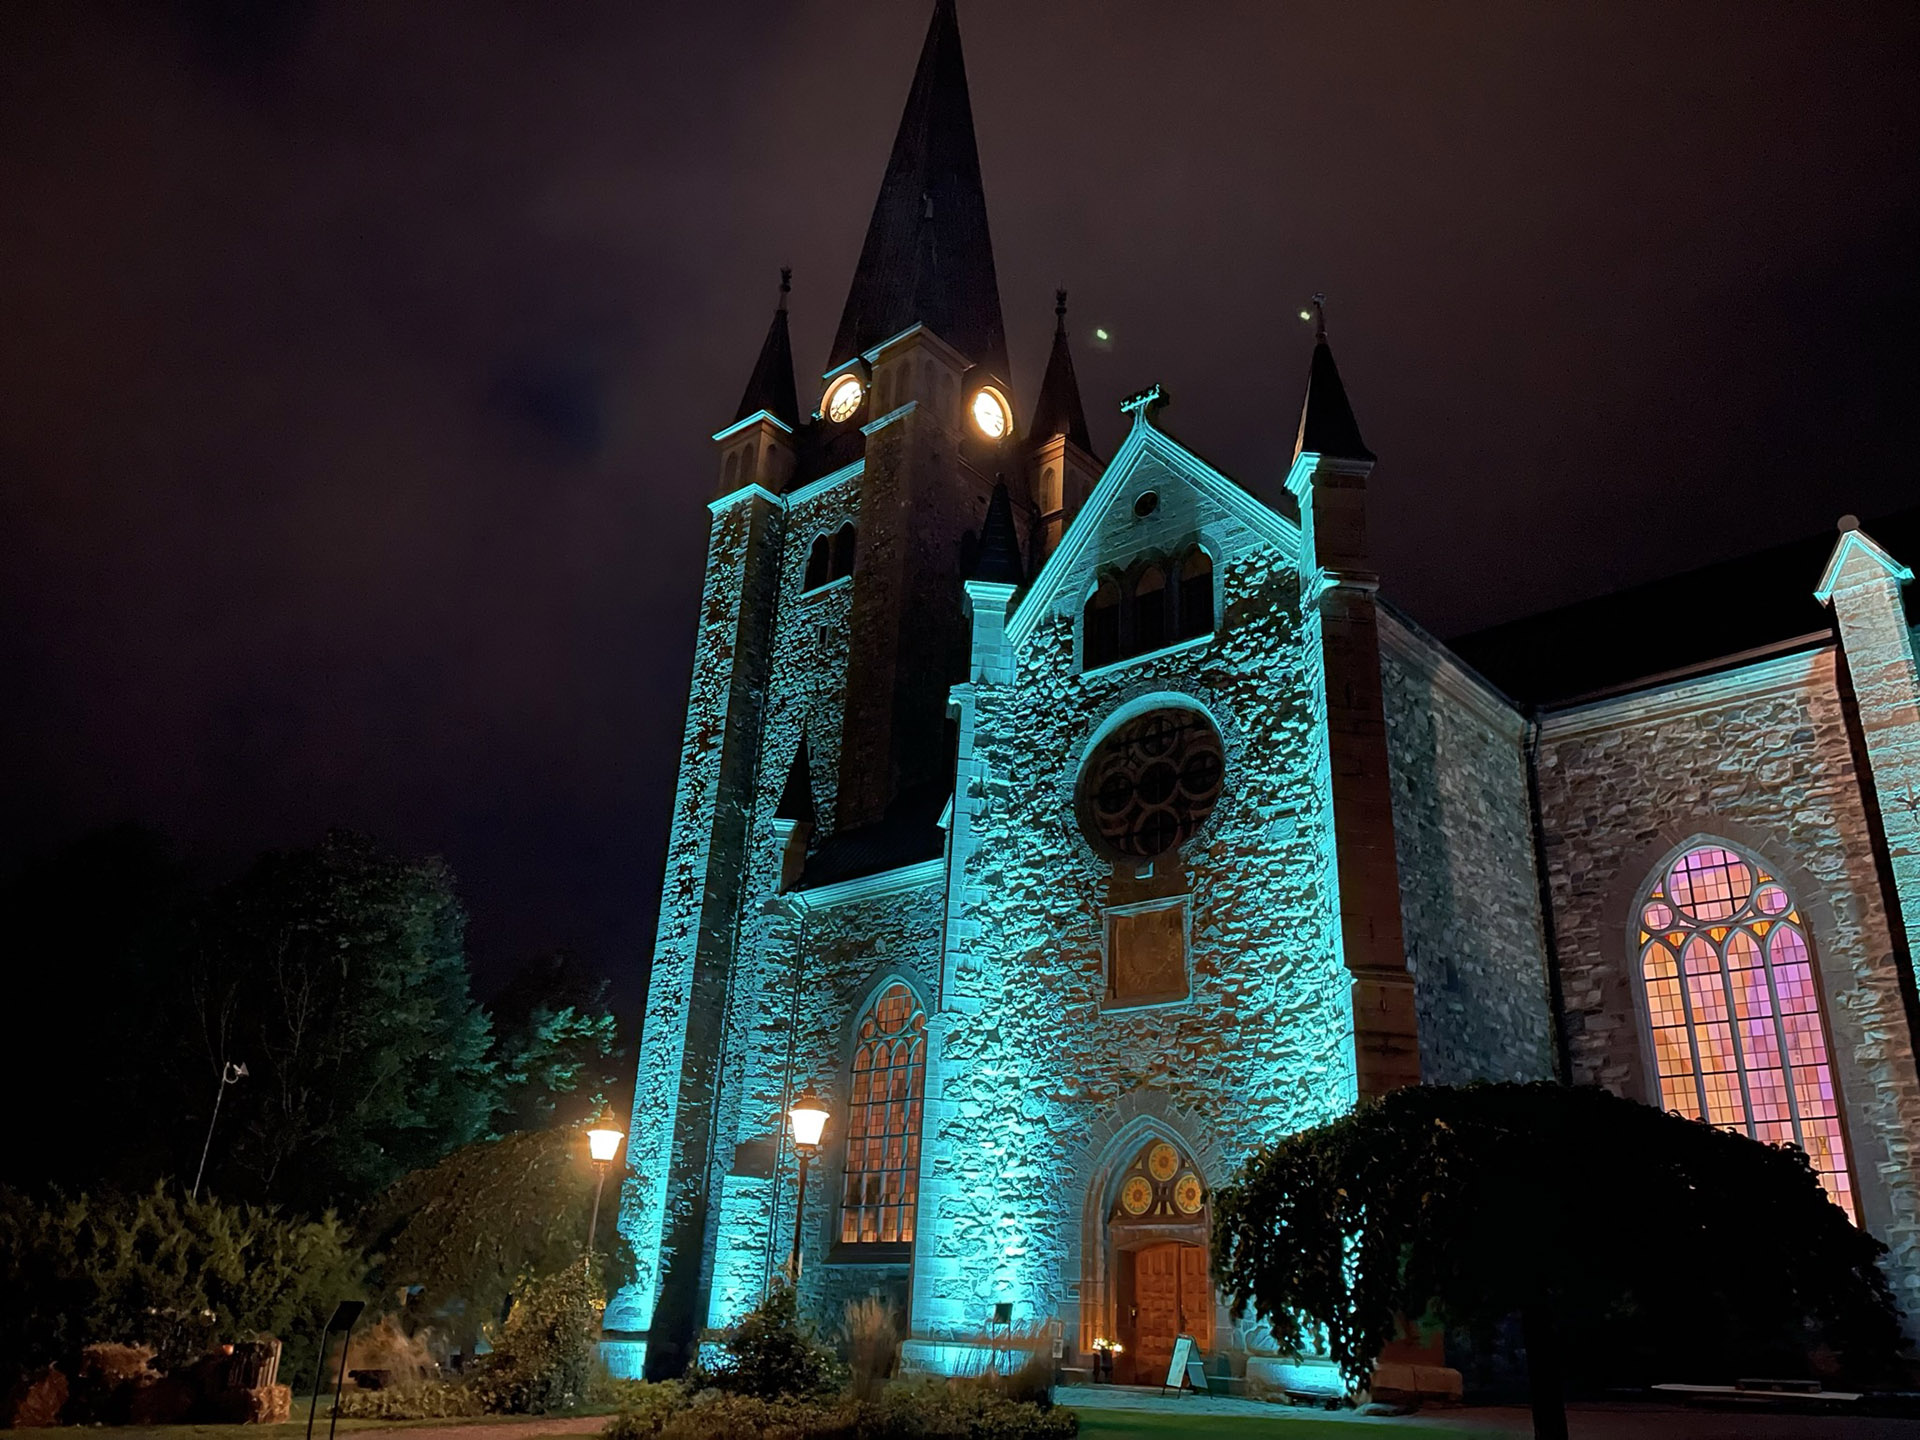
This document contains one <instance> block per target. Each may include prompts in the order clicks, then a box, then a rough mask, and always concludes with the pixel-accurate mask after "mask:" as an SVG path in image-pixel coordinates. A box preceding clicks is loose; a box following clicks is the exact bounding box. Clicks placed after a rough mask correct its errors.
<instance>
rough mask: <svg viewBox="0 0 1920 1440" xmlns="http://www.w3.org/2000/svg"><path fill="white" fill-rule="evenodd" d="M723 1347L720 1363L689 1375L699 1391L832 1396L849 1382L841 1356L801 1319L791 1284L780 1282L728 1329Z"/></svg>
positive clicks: (772, 1396) (766, 1397)
mask: <svg viewBox="0 0 1920 1440" xmlns="http://www.w3.org/2000/svg"><path fill="white" fill-rule="evenodd" d="M720 1348H721V1350H722V1352H723V1354H724V1358H723V1359H722V1360H721V1362H720V1363H719V1364H718V1365H716V1366H713V1367H712V1368H710V1369H709V1368H705V1367H701V1366H696V1367H695V1368H694V1370H693V1372H692V1373H691V1374H690V1375H689V1376H688V1379H689V1380H690V1381H691V1382H692V1383H693V1384H694V1386H695V1387H696V1388H706V1387H711V1388H712V1389H715V1390H719V1391H722V1392H725V1393H727V1394H732V1395H751V1396H756V1397H758V1398H760V1399H763V1400H772V1399H776V1398H778V1397H780V1396H796V1397H806V1396H812V1395H825V1394H830V1393H832V1392H833V1391H835V1390H838V1389H839V1388H840V1386H841V1384H842V1383H843V1382H844V1381H845V1379H846V1370H845V1368H844V1367H843V1366H842V1365H841V1364H840V1361H839V1358H838V1357H837V1356H835V1355H834V1353H833V1351H832V1350H830V1349H828V1348H827V1347H826V1346H825V1345H823V1344H821V1343H820V1339H819V1337H818V1336H817V1335H815V1334H814V1332H813V1327H812V1326H811V1325H809V1324H808V1323H807V1322H806V1321H805V1320H803V1319H801V1318H800V1311H799V1307H798V1305H797V1304H796V1302H795V1299H794V1294H793V1287H792V1286H791V1285H786V1284H782V1283H776V1284H775V1285H774V1287H773V1288H772V1289H771V1290H770V1291H768V1292H767V1298H766V1299H764V1300H762V1301H761V1302H760V1303H759V1304H758V1305H756V1306H755V1307H754V1308H753V1309H751V1310H749V1311H748V1312H747V1313H746V1314H745V1315H743V1316H742V1317H741V1318H740V1321H739V1323H738V1324H736V1325H734V1326H733V1327H732V1328H730V1329H729V1330H728V1331H727V1333H726V1338H725V1339H723V1340H722V1341H721V1342H720Z"/></svg>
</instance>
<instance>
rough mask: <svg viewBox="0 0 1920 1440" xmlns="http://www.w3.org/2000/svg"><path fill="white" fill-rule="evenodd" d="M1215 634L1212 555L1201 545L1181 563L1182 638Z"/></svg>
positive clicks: (1192, 550)
mask: <svg viewBox="0 0 1920 1440" xmlns="http://www.w3.org/2000/svg"><path fill="white" fill-rule="evenodd" d="M1212 633H1213V557H1212V556H1211V555H1209V554H1207V552H1206V551H1205V550H1202V549H1201V548H1200V547H1199V546H1198V545H1196V546H1194V548H1193V549H1191V550H1189V551H1188V552H1187V557H1186V559H1184V560H1182V561H1181V562H1180V638H1181V639H1182V640H1191V639H1194V638H1195V637H1196V636H1200V635H1210V634H1212Z"/></svg>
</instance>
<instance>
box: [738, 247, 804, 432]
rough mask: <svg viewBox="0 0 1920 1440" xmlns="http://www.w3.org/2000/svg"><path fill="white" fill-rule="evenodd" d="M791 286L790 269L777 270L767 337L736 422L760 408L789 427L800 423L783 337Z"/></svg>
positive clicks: (789, 351)
mask: <svg viewBox="0 0 1920 1440" xmlns="http://www.w3.org/2000/svg"><path fill="white" fill-rule="evenodd" d="M792 289H793V271H792V270H790V269H786V268H784V267H783V268H782V269H781V271H780V304H779V306H778V307H777V308H776V309H775V310H774V312H773V323H772V324H771V325H769V326H767V338H766V339H765V340H764V341H763V342H762V343H761V346H760V358H759V359H758V360H756V361H755V362H754V366H753V376H752V378H750V379H749V380H748V381H747V388H746V393H745V394H743V395H741V397H740V408H739V410H738V411H736V412H735V414H734V417H733V418H734V420H735V421H736V422H738V421H741V420H744V419H746V418H747V417H748V416H749V415H757V414H759V413H760V412H761V411H762V410H764V411H766V412H767V414H769V415H771V416H773V417H774V418H775V419H776V420H778V421H780V423H781V424H783V425H785V426H787V427H788V428H789V429H792V428H794V427H796V426H798V425H799V423H800V400H799V396H798V394H797V392H796V391H795V389H794V385H793V342H792V341H791V340H789V339H788V338H787V293H788V292H789V291H790V290H792Z"/></svg>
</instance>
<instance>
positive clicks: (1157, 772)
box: [1081, 709, 1226, 860]
mask: <svg viewBox="0 0 1920 1440" xmlns="http://www.w3.org/2000/svg"><path fill="white" fill-rule="evenodd" d="M1225 773H1226V761H1225V756H1224V754H1223V752H1222V750H1221V746H1220V734H1219V732H1218V731H1216V730H1215V729H1214V728H1213V726H1212V725H1211V724H1210V723H1209V722H1208V720H1207V718H1206V716H1204V715H1202V714H1201V713H1200V712H1199V711H1197V710H1176V709H1166V710H1151V711H1148V712H1147V713H1146V714H1144V715H1138V716H1135V717H1134V718H1133V719H1131V720H1129V721H1127V722H1126V723H1125V724H1123V725H1121V726H1120V727H1119V728H1118V729H1117V730H1115V731H1114V732H1113V733H1112V734H1111V735H1109V736H1107V737H1106V739H1104V740H1102V741H1101V742H1100V744H1099V745H1098V746H1096V747H1095V749H1094V752H1093V756H1092V758H1091V759H1090V760H1089V761H1088V762H1087V768H1086V772H1085V774H1084V775H1083V777H1082V779H1081V805H1082V813H1083V815H1084V817H1085V822H1086V828H1087V833H1088V836H1089V838H1090V839H1092V840H1093V842H1094V844H1095V845H1096V846H1098V847H1099V848H1100V849H1101V850H1103V851H1105V852H1107V853H1108V854H1109V855H1112V856H1115V857H1123V858H1128V859H1136V860H1151V859H1153V858H1154V857H1155V856H1156V855H1164V854H1165V853H1166V852H1167V851H1169V850H1173V849H1176V848H1178V847H1179V846H1181V845H1184V844H1186V842H1187V841H1189V840H1191V839H1192V838H1193V837H1194V834H1195V833H1196V832H1197V831H1198V830H1199V829H1200V827H1201V826H1202V825H1203V824H1205V823H1206V819H1207V817H1208V816H1209V815H1211V814H1212V813H1213V807H1214V805H1215V804H1216V803H1218V801H1219V799H1220V784H1221V781H1222V779H1223V778H1224V776H1225Z"/></svg>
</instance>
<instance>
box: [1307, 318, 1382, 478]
mask: <svg viewBox="0 0 1920 1440" xmlns="http://www.w3.org/2000/svg"><path fill="white" fill-rule="evenodd" d="M1307 451H1311V452H1312V453H1313V454H1315V455H1321V456H1325V457H1326V458H1327V459H1330V460H1372V459H1374V458H1375V457H1374V453H1373V452H1372V451H1371V450H1369V449H1367V446H1366V442H1365V441H1364V440H1362V439H1361V438H1360V422H1359V421H1358V420H1355V419H1354V418H1353V406H1352V405H1351V404H1350V403H1349V402H1348V400H1347V387H1346V386H1345V385H1343V384H1342V383H1341V382H1340V367H1339V366H1338V365H1335V364H1334V363H1333V351H1332V349H1331V348H1330V347H1329V346H1328V345H1327V332H1326V329H1325V326H1324V324H1323V326H1322V328H1321V330H1320V338H1319V341H1318V343H1316V344H1315V345H1314V347H1313V362H1312V364H1311V365H1309V366H1308V368H1307V398H1306V400H1305V401H1304V402H1303V403H1302V404H1301V406H1300V429H1299V432H1298V433H1297V434H1296V436H1295V438H1294V442H1293V453H1294V457H1295V458H1296V459H1297V458H1299V456H1300V455H1301V454H1302V453H1303V452H1307Z"/></svg>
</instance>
